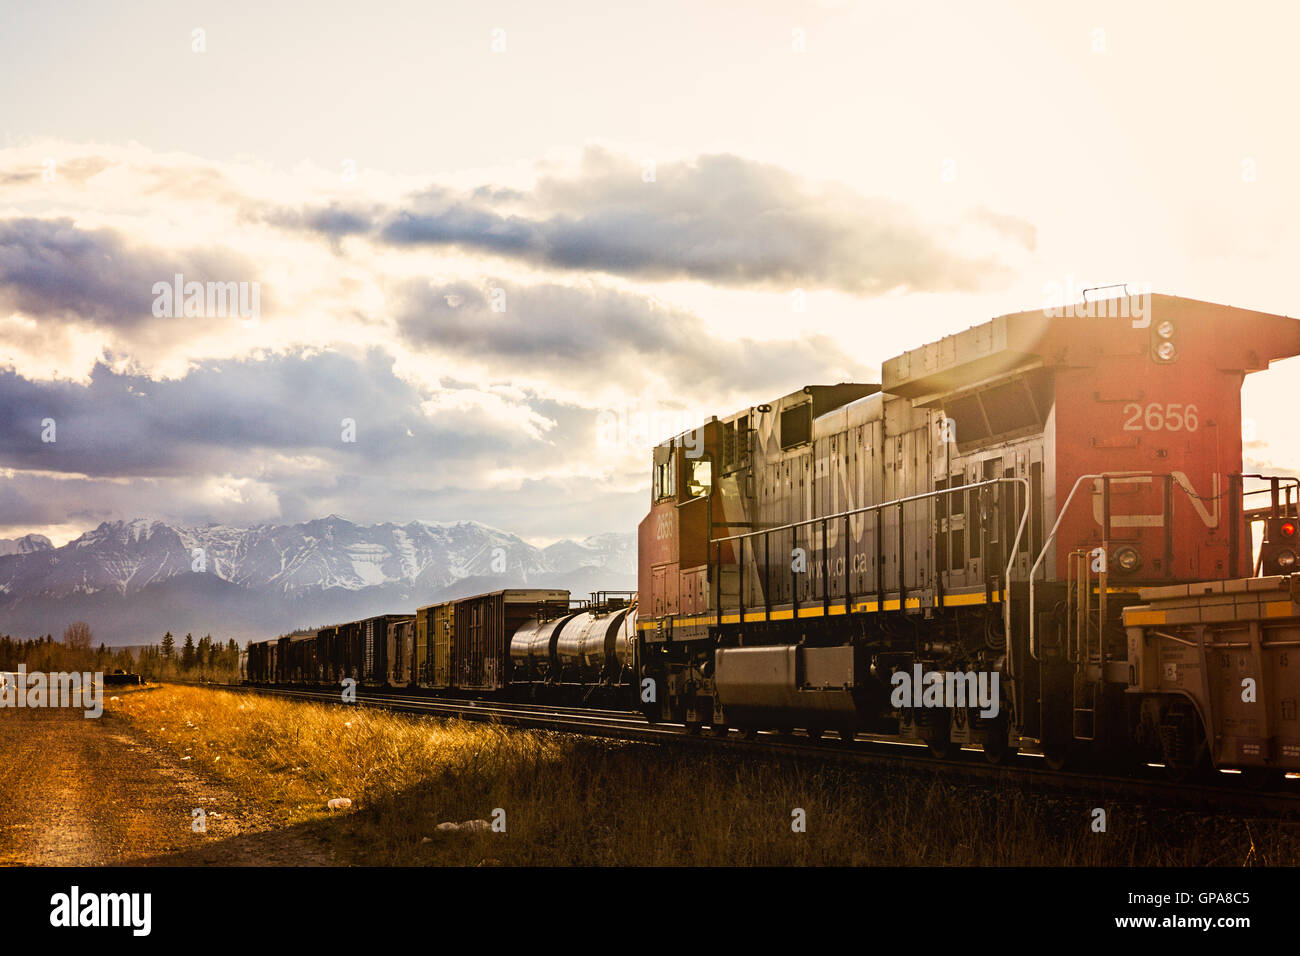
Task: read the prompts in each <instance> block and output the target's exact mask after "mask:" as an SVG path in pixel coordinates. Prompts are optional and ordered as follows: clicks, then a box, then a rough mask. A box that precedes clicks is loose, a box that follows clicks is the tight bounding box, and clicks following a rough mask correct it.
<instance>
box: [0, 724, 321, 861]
mask: <svg viewBox="0 0 1300 956" xmlns="http://www.w3.org/2000/svg"><path fill="white" fill-rule="evenodd" d="M196 809H202V810H203V811H204V814H205V817H206V819H205V824H206V832H195V829H194V826H193V824H194V819H195V818H194V811H195V810H196ZM324 843H325V840H324V837H323V834H322V833H320V832H318V831H315V830H313V829H312V828H306V827H299V828H291V829H283V830H280V829H277V828H276V826H275V823H274V821H272V820H268V819H266V818H265V817H264V816H262V815H261V814H260V813H259V812H258V811H257V810H256V809H255V808H253V807H251V806H247V805H244V804H243V803H242V802H241V801H240V799H239V798H238V796H237V795H236V794H235V793H233V792H231V791H230V790H229V789H228V788H227V787H225V786H224V785H222V784H220V783H217V782H214V781H212V780H209V779H205V778H204V777H202V776H201V775H199V774H198V773H196V772H195V771H194V770H192V769H190V768H189V767H188V766H187V764H186V763H184V762H181V761H179V760H178V759H177V758H176V757H174V756H171V755H169V754H167V753H165V752H164V751H162V750H159V749H156V748H153V747H151V746H149V745H148V743H147V742H145V741H144V740H142V739H141V738H140V737H139V736H138V735H137V734H135V733H134V732H133V731H132V729H131V728H130V726H129V725H128V724H127V722H126V721H124V720H122V719H120V718H117V717H114V716H113V715H112V713H111V712H109V713H105V714H104V716H103V717H101V718H99V719H92V720H87V719H85V718H84V717H83V716H82V713H81V711H80V710H62V709H45V710H27V709H22V710H15V709H8V708H4V709H0V865H11V866H12V865H46V866H103V865H130V864H171V865H228V866H240V865H254V866H256V865H286V866H309V865H322V864H323V865H329V864H330V863H331V862H333V861H332V860H331V858H330V854H329V852H328V851H327V850H326V849H325V848H324Z"/></svg>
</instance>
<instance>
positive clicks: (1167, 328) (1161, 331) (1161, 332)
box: [1156, 319, 1174, 339]
mask: <svg viewBox="0 0 1300 956" xmlns="http://www.w3.org/2000/svg"><path fill="white" fill-rule="evenodd" d="M1156 335H1158V336H1160V337H1161V338H1162V339H1172V338H1173V337H1174V323H1172V322H1170V321H1169V320H1168V319H1165V320H1164V321H1163V322H1161V323H1160V324H1159V325H1157V326H1156Z"/></svg>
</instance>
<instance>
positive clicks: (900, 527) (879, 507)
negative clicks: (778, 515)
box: [709, 478, 1031, 649]
mask: <svg viewBox="0 0 1300 956" xmlns="http://www.w3.org/2000/svg"><path fill="white" fill-rule="evenodd" d="M999 485H1011V486H1018V487H1019V489H1020V490H1021V492H1022V494H1020V495H1018V496H1012V507H1013V508H1014V506H1015V503H1016V501H1017V500H1018V501H1019V502H1020V520H1019V523H1018V524H1017V527H1016V533H1015V538H1014V540H1013V541H1012V542H1011V546H1010V547H1009V548H1008V551H1007V554H1008V558H1007V564H1006V567H1005V568H1004V569H1003V574H1002V578H1001V581H1000V582H999V590H1000V591H1001V592H1002V595H1001V599H1002V604H1003V626H1004V629H1005V631H1004V634H1005V635H1006V636H1007V637H1009V636H1010V634H1011V591H1010V582H1011V572H1012V568H1013V567H1014V566H1015V563H1016V560H1017V556H1018V554H1019V551H1020V542H1021V539H1022V538H1023V536H1024V532H1025V527H1026V525H1027V524H1028V522H1029V513H1030V506H1031V502H1030V483H1029V479H1028V478H991V479H988V480H987V481H979V482H974V483H972V484H969V485H958V486H957V487H954V488H942V489H938V490H935V491H928V492H925V493H923V494H919V495H910V496H908V497H906V498H897V499H894V500H892V501H884V502H880V503H879V504H874V505H864V506H863V507H861V508H853V509H851V510H849V511H841V512H837V513H836V514H833V515H823V516H821V517H818V518H808V519H805V520H803V521H796V522H792V523H790V524H784V525H777V526H775V527H771V528H762V529H760V530H757V531H748V532H745V533H743V534H733V535H727V536H725V537H720V538H710V539H709V544H710V545H711V546H712V555H713V560H712V562H711V567H716V568H717V577H716V579H715V593H716V595H717V606H716V608H715V614H716V621H717V624H718V625H719V626H721V624H722V614H723V587H722V573H723V562H722V547H723V545H724V544H728V543H734V549H735V551H736V564H735V567H736V576H737V582H738V587H737V607H736V609H737V611H738V613H739V615H740V620H741V622H742V623H743V622H744V620H745V613H746V608H745V570H746V561H745V552H746V547H745V546H746V544H748V543H749V542H750V541H752V540H753V539H757V538H760V537H761V538H762V539H763V548H762V549H763V562H762V569H763V588H762V590H763V603H764V611H765V614H764V620H765V621H770V620H771V619H772V599H771V598H772V587H771V584H772V581H771V571H772V561H771V556H772V555H771V537H772V535H774V534H783V533H785V532H790V534H791V543H792V545H794V547H795V548H797V547H798V531H799V529H800V528H809V527H814V526H817V527H819V528H820V531H821V535H820V545H821V547H820V552H821V555H820V561H821V567H820V572H821V590H822V594H821V600H820V601H819V602H817V603H820V604H821V605H822V608H823V613H825V614H829V613H830V607H831V594H830V568H829V565H830V544H829V540H830V539H829V531H830V527H831V525H832V523H842V534H841V540H842V541H843V546H842V547H843V560H844V567H843V569H842V572H841V574H842V579H843V595H842V596H837V597H836V598H835V603H836V605H838V604H839V603H840V602H841V601H842V602H843V604H844V613H846V614H847V613H849V612H850V611H851V609H852V602H853V600H854V598H855V597H857V598H862V597H866V596H868V595H870V596H873V597H874V598H875V599H876V601H877V602H878V609H880V610H883V606H884V603H885V600H886V595H889V594H893V593H897V595H898V608H899V610H900V611H905V610H906V608H907V592H908V587H907V554H906V534H907V523H906V521H905V515H904V508H905V507H906V506H907V505H909V504H912V503H914V502H919V501H926V500H929V499H934V498H940V497H944V496H950V495H959V494H960V495H965V494H967V493H968V492H972V491H976V492H981V498H982V492H983V491H984V490H985V489H990V488H992V487H994V486H999ZM895 509H896V510H897V519H896V528H895V531H896V533H897V537H898V540H897V550H896V552H895V553H896V555H897V558H896V560H895V562H894V564H895V568H896V570H895V573H894V584H895V588H894V589H893V590H890V589H888V588H887V587H886V581H885V556H886V552H885V547H884V545H885V542H884V537H885V535H884V531H885V527H884V522H883V518H884V516H885V514H886V512H889V511H894V510H895ZM867 514H874V516H875V523H874V531H875V542H874V552H875V576H876V588H875V590H874V591H859V592H858V593H857V594H856V595H855V594H854V593H853V589H852V586H851V581H852V576H851V568H850V565H851V560H850V558H851V552H850V541H851V540H852V532H851V528H852V525H851V522H852V519H853V518H854V517H855V516H858V515H867ZM979 524H980V534H981V547H980V554H981V556H987V555H988V553H989V552H988V545H989V540H988V534H989V522H987V521H980V523H979ZM935 533H936V532H934V531H933V529H932V531H931V539H932V542H933V536H934V534H935ZM751 550H754V549H751ZM863 550H865V549H863ZM932 550H933V549H932ZM754 563H755V565H757V563H758V562H757V560H755V562H754ZM799 573H800V572H799V571H798V570H797V569H796V566H795V562H794V561H793V560H792V561H791V562H790V581H791V589H790V598H791V608H792V610H793V612H794V616H795V617H798V614H799V607H800V602H799V587H798V575H799ZM941 580H942V579H941V578H940V577H938V576H937V574H936V583H938V582H941ZM990 581H991V579H990V575H988V574H987V573H986V574H984V586H985V597H986V599H988V600H990V601H991V600H992V598H993V594H992V586H991V583H990ZM1010 646H1011V642H1010V641H1009V640H1008V641H1007V647H1008V649H1009V648H1010Z"/></svg>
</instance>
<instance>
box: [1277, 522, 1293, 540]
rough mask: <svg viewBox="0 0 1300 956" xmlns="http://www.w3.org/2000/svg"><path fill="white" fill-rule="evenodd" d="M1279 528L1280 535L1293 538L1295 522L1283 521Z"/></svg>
mask: <svg viewBox="0 0 1300 956" xmlns="http://www.w3.org/2000/svg"><path fill="white" fill-rule="evenodd" d="M1279 530H1280V531H1281V532H1282V536H1283V537H1284V538H1294V537H1295V522H1294V521H1283V522H1282V527H1281V528H1280V529H1279Z"/></svg>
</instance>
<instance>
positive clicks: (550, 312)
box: [396, 281, 866, 400]
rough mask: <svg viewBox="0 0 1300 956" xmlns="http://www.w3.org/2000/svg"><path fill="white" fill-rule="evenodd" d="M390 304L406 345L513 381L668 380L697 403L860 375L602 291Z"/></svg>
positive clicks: (835, 360) (829, 348)
mask: <svg viewBox="0 0 1300 956" xmlns="http://www.w3.org/2000/svg"><path fill="white" fill-rule="evenodd" d="M396 301H397V303H398V304H397V311H396V318H397V322H398V330H399V332H400V333H401V335H402V336H403V338H404V339H405V340H406V341H407V342H408V343H410V344H411V345H413V346H415V347H417V348H420V349H424V350H430V351H435V352H439V353H451V354H456V355H462V356H465V357H466V358H471V359H477V360H480V361H484V362H486V363H488V364H489V365H492V364H493V363H496V364H498V365H499V367H500V368H502V369H503V370H513V371H514V372H515V373H517V374H520V373H523V374H526V373H528V372H529V371H532V372H534V373H536V374H539V375H540V374H543V373H545V374H549V375H560V376H563V377H564V378H565V379H567V380H569V381H573V380H574V378H575V377H577V378H579V379H590V380H591V382H592V383H593V384H595V383H599V382H610V381H617V382H619V383H621V384H622V385H624V386H626V387H628V388H631V389H637V388H640V387H642V386H644V385H646V384H653V383H654V382H655V381H659V380H663V379H666V380H667V381H669V382H670V383H672V384H673V385H674V386H678V385H680V386H682V387H684V388H687V389H690V390H691V391H692V392H693V393H694V394H695V395H696V396H697V397H698V399H700V400H702V399H703V398H704V397H705V396H707V395H709V394H716V393H717V392H719V391H731V390H734V389H750V390H755V391H757V393H758V394H761V395H767V394H768V393H769V392H772V390H774V389H779V388H782V387H784V385H785V384H797V385H804V384H807V383H809V382H824V381H830V380H834V381H839V380H840V379H841V378H842V377H844V376H845V375H849V376H853V377H857V378H859V379H861V378H862V377H863V376H865V375H866V372H865V370H864V369H863V367H862V366H861V365H860V364H858V363H857V362H855V361H853V360H852V359H851V358H849V357H848V356H847V355H846V354H845V353H844V352H843V351H842V349H841V347H840V346H839V345H837V344H836V343H835V342H834V341H832V340H831V339H829V338H828V337H826V336H821V335H812V336H804V337H801V338H799V339H794V340H791V339H784V340H778V341H755V340H753V339H746V338H738V339H732V338H725V337H722V336H719V335H717V334H716V333H714V332H712V331H711V330H709V329H708V328H707V327H706V326H705V325H704V323H703V322H701V321H700V320H699V319H698V317H696V316H695V315H694V314H692V313H690V312H687V311H685V310H682V309H678V308H674V307H672V306H669V305H665V304H663V303H661V302H658V301H657V300H655V299H652V298H649V297H646V296H642V295H636V294H633V293H629V292H623V291H619V290H616V289H610V288H606V287H603V286H599V285H584V286H577V287H571V286H561V285H553V284H545V285H534V286H522V285H514V284H510V283H505V282H496V283H493V282H489V283H486V284H484V285H481V286H480V285H475V284H471V283H465V282H457V283H446V284H438V283H428V282H419V281H416V282H410V283H407V284H406V285H404V286H403V287H401V288H400V289H399V290H397V293H396ZM494 305H495V306H504V310H505V311H495V310H494ZM773 394H777V393H775V392H773Z"/></svg>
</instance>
